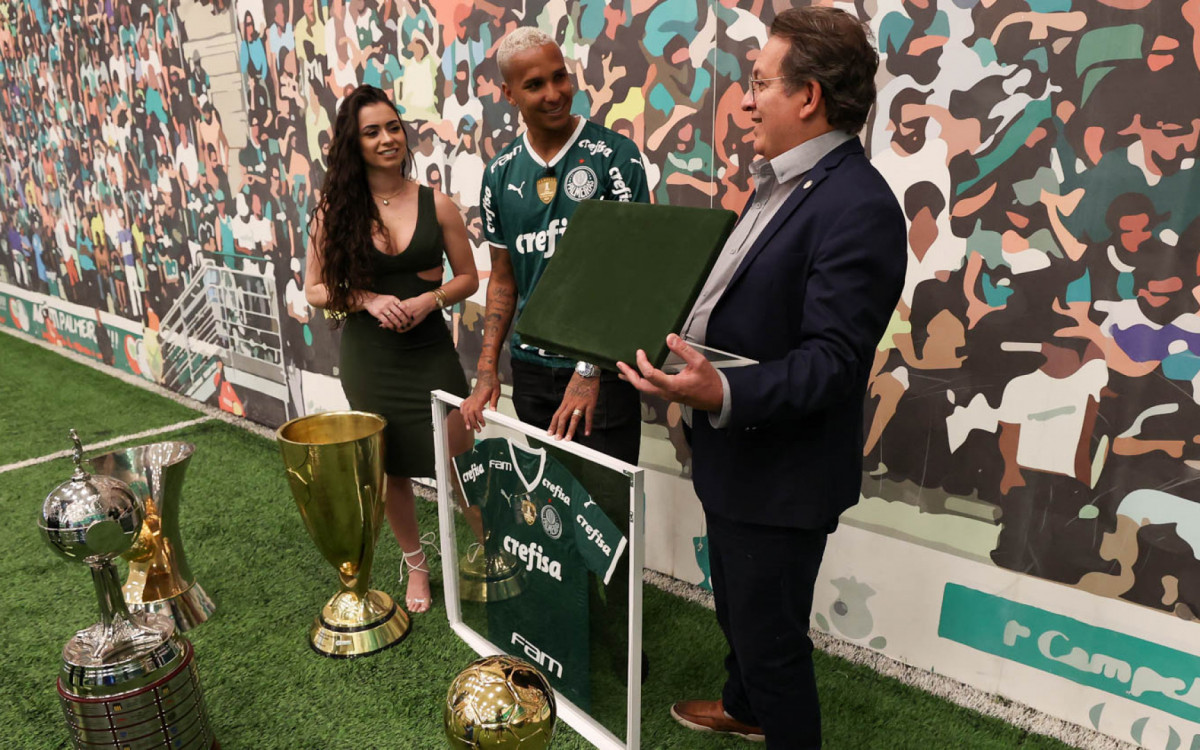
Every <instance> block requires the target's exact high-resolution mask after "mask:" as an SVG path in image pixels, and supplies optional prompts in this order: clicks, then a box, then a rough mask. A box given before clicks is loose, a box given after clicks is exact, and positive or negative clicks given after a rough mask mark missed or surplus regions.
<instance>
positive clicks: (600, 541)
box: [575, 513, 612, 557]
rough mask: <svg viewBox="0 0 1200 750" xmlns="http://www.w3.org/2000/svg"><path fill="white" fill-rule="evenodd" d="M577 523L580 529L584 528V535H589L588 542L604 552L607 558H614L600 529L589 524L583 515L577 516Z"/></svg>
mask: <svg viewBox="0 0 1200 750" xmlns="http://www.w3.org/2000/svg"><path fill="white" fill-rule="evenodd" d="M575 521H576V522H578V524H579V527H580V528H582V529H583V530H584V533H586V534H587V538H588V541H589V542H591V543H592V544H594V545H596V549H598V550H600V551H601V552H603V553H604V555H605V556H606V557H611V556H612V547H609V546H608V545H607V544H605V543H604V535H603V534H601V533H600V529H597V528H595V527H594V526H592V525H591V524H590V523H588V522H587V519H586V518H584V517H583V514H582V513H580V514H579V515H577V516H575Z"/></svg>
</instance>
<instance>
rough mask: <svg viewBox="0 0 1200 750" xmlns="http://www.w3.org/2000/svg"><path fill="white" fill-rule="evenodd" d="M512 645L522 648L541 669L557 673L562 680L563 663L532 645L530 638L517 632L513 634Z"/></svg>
mask: <svg viewBox="0 0 1200 750" xmlns="http://www.w3.org/2000/svg"><path fill="white" fill-rule="evenodd" d="M512 645H514V646H520V647H521V650H522V651H524V652H525V655H526V656H528V657H529V658H530V659H532V660H533V661H534V662H536V663H537V665H538V666H539V667H541V668H542V669H544V670H546V671H547V672H550V673H555V672H557V673H558V676H559V679H561V678H562V662H560V661H559V660H558V659H555V658H554V657H552V656H550V654H547V653H546V652H545V651H543V650H541V649H540V648H538V647H537V646H535V645H533V644H532V643H530V642H529V639H528V638H526V637H525V636H523V635H521V634H520V633H518V632H516V631H515V630H514V631H513V634H512Z"/></svg>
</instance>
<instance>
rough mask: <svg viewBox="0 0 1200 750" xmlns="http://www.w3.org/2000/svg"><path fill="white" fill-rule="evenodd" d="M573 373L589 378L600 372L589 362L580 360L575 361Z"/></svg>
mask: <svg viewBox="0 0 1200 750" xmlns="http://www.w3.org/2000/svg"><path fill="white" fill-rule="evenodd" d="M575 374H576V375H578V376H579V377H581V378H588V379H589V380H590V379H591V378H594V377H597V376H598V375H599V374H600V368H599V367H596V366H595V365H593V364H592V363H590V362H584V361H582V360H580V361H579V362H576V363H575Z"/></svg>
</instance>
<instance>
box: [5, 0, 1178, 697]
mask: <svg viewBox="0 0 1200 750" xmlns="http://www.w3.org/2000/svg"><path fill="white" fill-rule="evenodd" d="M791 4H792V3H790V2H783V1H782V0H662V1H658V2H656V1H655V0H609V1H608V2H601V1H599V0H523V2H519V3H513V2H489V1H487V0H476V1H475V2H466V1H465V0H122V2H117V3H114V2H109V1H107V0H106V1H104V2H101V1H99V0H79V1H72V2H66V0H25V1H23V2H17V1H14V0H0V208H2V210H0V302H2V303H3V305H2V306H0V325H5V326H9V327H12V328H17V329H20V330H22V331H24V332H26V333H28V334H30V335H33V336H36V337H39V338H42V339H44V340H46V341H49V342H51V343H54V344H56V345H59V346H63V347H65V348H69V349H71V350H73V351H76V352H79V353H81V354H83V355H84V356H88V357H92V358H94V359H97V360H101V361H104V362H105V363H107V364H110V365H112V366H114V367H117V368H119V369H122V370H125V371H127V372H131V373H134V374H137V375H140V376H142V377H145V378H147V379H149V380H153V381H155V382H158V383H161V384H163V385H165V386H167V387H169V388H171V389H173V390H176V391H178V392H180V393H183V394H186V395H188V396H191V397H193V398H196V399H199V400H201V401H205V402H208V403H210V404H212V405H216V406H219V407H220V408H222V409H225V410H227V411H230V412H233V413H235V414H239V415H243V416H246V417H248V418H250V419H253V420H256V421H259V422H263V423H266V424H271V425H275V424H279V423H281V422H283V421H284V420H286V419H287V418H290V417H291V416H295V415H297V414H299V413H303V412H306V411H309V410H311V409H312V408H316V407H320V406H321V405H322V404H330V403H336V402H337V401H338V399H340V392H339V390H338V386H337V379H336V378H337V371H336V364H337V339H336V334H335V332H333V331H331V330H330V326H329V325H328V321H327V320H326V318H325V316H324V314H323V312H322V311H320V310H314V309H312V308H311V307H309V306H308V305H307V303H306V302H305V300H304V294H303V279H302V275H301V274H302V269H303V267H304V257H305V248H306V244H307V241H308V235H307V231H308V226H307V223H308V217H309V214H310V211H311V209H312V207H313V206H314V205H315V203H316V199H317V198H318V197H319V191H320V189H321V184H322V180H323V171H324V166H323V158H324V157H323V155H324V153H325V151H326V149H327V148H328V144H329V138H330V132H329V131H330V126H331V123H332V122H333V119H334V116H335V113H336V109H337V106H338V103H339V101H340V99H341V98H342V97H343V96H344V95H345V93H346V92H347V91H348V90H349V89H351V88H353V87H354V86H356V85H358V84H359V83H371V84H374V85H377V86H380V87H381V88H383V89H385V90H387V91H389V92H390V93H391V95H392V97H393V99H394V101H395V102H396V103H397V104H398V106H399V107H400V109H401V111H402V112H403V115H404V117H405V118H406V119H407V120H408V122H409V125H410V133H412V134H413V135H414V136H415V139H414V141H413V144H412V145H413V150H414V155H415V174H416V177H417V179H419V180H420V181H422V182H424V183H426V184H429V185H431V186H433V187H435V188H436V189H439V190H442V191H444V192H445V193H447V194H448V195H450V196H451V197H452V198H453V199H454V200H455V201H456V202H457V203H458V205H459V206H460V207H461V209H462V211H463V213H464V216H465V217H466V220H467V228H468V233H469V235H470V239H471V242H472V245H473V247H474V250H475V257H476V261H477V263H478V264H479V266H480V270H481V277H482V278H483V280H484V285H483V286H481V289H480V291H479V292H478V293H477V294H476V295H475V296H473V297H472V298H471V299H470V300H468V301H466V302H465V303H463V304H461V305H458V306H456V307H455V308H454V309H453V310H450V311H446V315H447V320H448V322H449V323H450V324H451V327H452V330H453V333H454V336H455V340H456V342H457V345H458V348H459V351H460V355H461V359H462V362H463V364H464V366H465V367H466V369H467V371H468V376H472V375H473V369H474V365H475V361H476V358H477V355H478V352H479V348H480V336H481V329H482V315H481V313H482V308H483V303H484V288H485V287H486V278H487V269H488V267H489V262H488V252H487V247H486V245H485V243H484V240H483V233H482V222H481V220H480V216H479V208H478V204H479V189H480V183H481V180H482V176H483V170H484V168H485V165H486V164H487V162H488V160H490V159H491V158H492V156H494V155H495V154H496V153H497V152H498V151H499V149H501V148H502V147H503V146H504V145H505V144H507V143H508V142H509V141H510V140H511V139H513V138H514V137H515V136H516V135H517V134H518V133H519V132H520V127H521V125H520V122H519V121H518V119H517V117H516V115H515V112H514V110H513V109H512V108H511V107H510V106H509V105H508V104H507V103H506V102H505V100H504V97H503V96H502V94H501V91H500V77H499V71H498V68H497V65H496V61H495V52H496V47H497V44H498V43H499V40H500V39H501V38H502V37H503V35H504V34H505V33H506V32H507V31H509V30H511V29H513V28H516V27H518V26H523V25H537V26H539V27H540V28H542V29H544V30H546V31H547V32H549V33H551V34H552V35H553V36H554V37H555V38H556V39H557V40H558V41H559V42H560V44H561V46H562V48H563V50H564V52H565V54H566V56H567V58H568V59H569V61H570V66H571V72H572V75H573V76H574V79H575V82H576V85H577V89H578V94H577V95H576V97H575V100H574V105H573V106H574V110H575V112H576V113H577V114H581V115H584V116H589V117H591V118H592V119H594V120H596V121H597V122H600V123H602V124H604V125H606V126H608V127H611V128H613V129H615V130H617V131H618V132H621V133H623V134H625V135H628V136H629V137H630V138H632V139H633V140H634V141H635V142H636V143H638V144H639V145H640V146H641V148H642V150H643V153H644V155H645V160H646V167H647V175H648V178H649V182H650V185H651V192H652V195H653V199H654V201H655V202H658V203H671V204H676V205H692V206H713V207H722V208H727V209H732V210H740V209H741V207H742V206H743V204H744V203H745V201H746V199H747V198H748V197H749V194H750V191H751V190H752V185H751V184H750V183H749V181H748V177H747V175H748V170H747V167H748V165H749V163H750V161H751V160H752V159H753V149H752V139H751V137H750V136H749V135H748V133H749V130H750V128H751V125H752V123H751V122H750V120H749V117H748V115H747V113H745V112H743V111H741V108H740V103H741V100H742V98H743V95H744V93H745V87H746V78H747V75H748V70H749V65H750V64H751V61H752V60H753V59H754V57H755V55H756V51H757V50H758V49H759V48H760V47H761V46H762V44H764V43H765V40H766V34H767V31H766V29H767V25H768V24H769V22H770V20H771V19H772V18H773V16H774V14H775V13H776V12H777V11H778V10H780V9H782V8H784V7H788V6H790V5H791ZM836 4H837V5H839V7H843V8H844V9H846V10H848V11H850V12H852V13H855V14H856V15H858V16H859V17H862V18H865V19H869V23H870V25H871V28H872V30H873V32H874V34H875V38H876V42H877V44H878V48H879V50H880V56H881V66H880V73H879V76H878V81H877V82H878V87H879V101H878V105H877V107H876V110H875V112H874V113H873V115H872V118H871V120H870V122H869V123H868V126H867V128H866V130H865V131H864V133H863V139H864V142H865V143H866V146H867V148H868V151H869V153H870V154H871V156H872V159H873V161H874V163H875V164H876V166H877V167H878V168H879V169H880V171H881V172H882V173H883V174H884V176H885V177H886V178H887V179H888V181H889V183H890V184H891V185H892V187H893V188H894V190H895V192H896V195H897V197H898V199H899V200H900V203H901V205H902V207H903V208H904V211H905V214H906V216H907V218H908V222H909V244H910V248H909V266H908V277H907V282H906V286H905V290H904V293H903V296H902V301H901V303H900V306H899V308H898V309H897V310H896V312H895V314H894V316H893V319H892V322H891V325H890V327H889V330H888V333H887V335H886V336H885V338H884V339H883V341H881V342H880V344H879V346H878V349H877V352H876V358H875V362H874V365H873V370H872V378H871V387H870V394H869V398H868V400H869V404H868V409H867V416H866V422H865V424H864V425H863V430H864V435H865V448H864V483H863V494H864V502H863V504H862V505H860V506H859V507H858V508H856V509H854V510H852V511H851V512H850V513H849V514H848V516H847V519H846V523H848V524H850V525H856V526H859V527H861V528H866V529H870V530H872V531H877V532H880V533H884V534H887V535H889V536H893V537H896V538H900V539H905V540H909V541H913V542H916V543H919V544H922V545H924V546H926V547H929V548H932V549H937V550H943V551H945V552H947V553H950V554H954V555H959V556H962V557H966V558H970V559H972V560H975V561H980V562H983V563H986V564H987V565H990V566H994V567H998V568H1000V569H1006V570H1010V571H1015V572H1017V573H1021V574H1026V575H1029V576H1034V577H1037V578H1040V579H1045V580H1048V581H1053V582H1056V583H1059V584H1065V585H1068V586H1071V587H1074V588H1077V589H1080V590H1082V591H1085V592H1090V594H1094V595H1096V596H1098V597H1102V598H1105V599H1112V600H1125V601H1128V602H1132V603H1134V604H1137V605H1141V606H1142V607H1147V608H1152V609H1155V610H1160V611H1162V612H1164V613H1169V614H1170V615H1171V616H1174V617H1176V618H1179V619H1181V620H1185V621H1189V620H1194V619H1196V618H1197V617H1200V485H1198V484H1197V482H1196V481H1195V480H1196V478H1197V477H1198V476H1200V474H1198V473H1197V472H1198V471H1200V406H1198V405H1200V315H1198V314H1197V313H1198V312H1200V173H1198V172H1197V168H1196V157H1197V151H1198V150H1200V96H1197V95H1196V92H1200V0H1182V1H1179V0H1160V2H1156V3H1150V2H1148V0H859V1H858V2H854V3H836ZM644 412H645V417H646V419H647V421H648V423H649V424H650V427H648V428H647V430H648V432H647V434H648V435H651V436H652V439H653V440H656V441H659V443H660V447H659V448H657V449H655V450H653V451H651V455H654V456H659V457H662V458H661V460H658V459H656V465H655V467H654V468H656V469H662V470H664V471H666V472H667V473H669V474H671V475H672V476H676V477H682V478H683V479H685V480H686V478H688V477H689V476H690V456H689V454H688V451H687V447H686V444H685V443H684V441H683V438H682V435H681V433H680V430H679V414H678V412H677V410H676V409H675V408H673V407H672V408H667V407H666V406H665V405H664V404H661V403H647V404H646V405H645V409H644ZM644 455H645V452H644ZM693 515H695V514H694V513H693ZM688 528H689V529H691V527H690V526H689V527H688ZM681 533H682V532H681ZM684 544H685V545H687V544H691V545H692V548H691V549H689V550H688V555H690V556H692V557H694V559H691V560H689V561H688V564H689V565H690V568H689V569H690V570H692V571H693V575H692V576H691V577H692V578H694V579H695V582H700V583H704V582H705V581H706V580H707V572H706V571H707V559H706V558H707V555H706V552H705V548H706V540H705V537H704V534H703V529H702V528H701V527H699V526H697V527H696V528H694V529H691V531H688V532H687V536H686V538H685V541H684ZM684 567H686V566H684ZM682 577H687V576H682ZM831 584H832V585H835V586H836V588H837V590H838V591H839V592H841V596H840V597H839V598H837V600H836V601H834V602H833V603H832V604H831V605H830V606H829V608H828V609H827V610H825V611H822V612H818V613H817V614H818V617H817V618H816V621H817V622H818V625H819V626H821V627H824V628H825V629H827V630H829V631H830V632H833V633H837V634H840V635H842V636H843V637H847V638H849V639H851V640H856V639H857V640H861V642H862V643H863V644H864V645H868V644H869V645H872V646H873V647H876V648H885V646H886V644H887V643H888V640H889V639H888V638H885V637H883V636H881V635H879V632H878V628H877V621H878V620H879V617H880V615H879V613H878V612H877V613H876V615H875V618H874V619H873V618H872V613H871V608H870V604H869V601H870V600H871V598H872V597H873V596H874V595H875V593H876V592H877V591H878V590H880V589H881V587H884V586H886V585H887V582H886V581H877V580H865V579H857V578H855V577H853V576H851V575H846V576H839V577H838V578H837V579H836V580H835V581H832V582H831ZM1131 611H1134V612H1140V611H1142V610H1136V609H1131ZM1181 715H1182V714H1181Z"/></svg>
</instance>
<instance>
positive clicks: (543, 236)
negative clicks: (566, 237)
mask: <svg viewBox="0 0 1200 750" xmlns="http://www.w3.org/2000/svg"><path fill="white" fill-rule="evenodd" d="M566 231H567V220H566V219H551V220H550V226H549V227H548V228H546V229H543V230H542V231H540V232H526V233H525V234H521V235H517V252H518V253H521V254H524V253H543V254H545V256H546V257H547V258H550V257H552V256H553V255H554V243H555V241H556V240H557V239H558V238H559V236H560V235H562V234H563V232H566Z"/></svg>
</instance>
